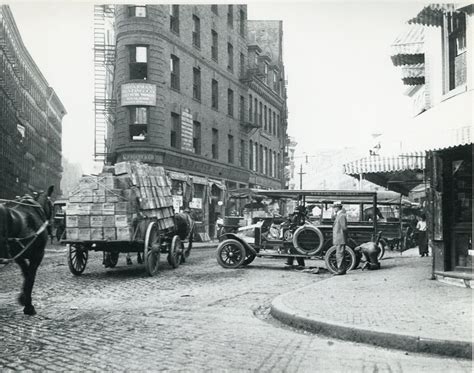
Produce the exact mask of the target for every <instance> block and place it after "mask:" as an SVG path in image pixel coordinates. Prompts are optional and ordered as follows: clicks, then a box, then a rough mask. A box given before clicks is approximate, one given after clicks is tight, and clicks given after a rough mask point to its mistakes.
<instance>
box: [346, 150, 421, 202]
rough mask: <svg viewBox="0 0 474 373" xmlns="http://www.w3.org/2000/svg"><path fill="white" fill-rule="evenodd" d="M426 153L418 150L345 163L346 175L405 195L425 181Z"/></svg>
mask: <svg viewBox="0 0 474 373" xmlns="http://www.w3.org/2000/svg"><path fill="white" fill-rule="evenodd" d="M424 169H425V153H424V152H416V153H410V154H402V155H399V156H393V157H379V156H372V157H366V158H362V159H359V160H356V161H353V162H349V163H346V164H345V165H344V173H345V174H346V175H349V176H352V177H355V178H357V179H359V178H360V177H361V176H362V177H363V179H365V180H368V181H370V182H372V183H374V184H377V185H380V186H383V187H385V188H387V189H389V190H393V191H395V192H398V193H402V194H403V195H408V193H409V191H410V189H411V188H413V187H414V186H415V185H417V184H419V183H421V182H423V173H424Z"/></svg>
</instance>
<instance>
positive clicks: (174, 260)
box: [168, 235, 183, 268]
mask: <svg viewBox="0 0 474 373" xmlns="http://www.w3.org/2000/svg"><path fill="white" fill-rule="evenodd" d="M182 255H183V244H182V242H181V239H180V238H179V236H178V235H175V236H174V237H173V241H171V247H170V252H169V254H168V263H169V264H170V266H171V267H173V268H178V266H179V264H180V263H181V256H182Z"/></svg>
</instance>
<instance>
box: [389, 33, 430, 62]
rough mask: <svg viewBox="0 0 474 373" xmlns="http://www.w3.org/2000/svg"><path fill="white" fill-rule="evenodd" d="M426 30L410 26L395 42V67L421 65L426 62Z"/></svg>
mask: <svg viewBox="0 0 474 373" xmlns="http://www.w3.org/2000/svg"><path fill="white" fill-rule="evenodd" d="M424 42H425V28H424V27H423V26H420V25H409V26H408V27H407V28H406V30H404V31H403V32H402V33H401V34H400V35H398V37H397V38H396V39H395V40H394V41H393V44H392V52H391V59H392V62H393V64H394V65H395V66H402V65H412V64H419V63H423V62H424V61H425V48H424V45H425V44H424Z"/></svg>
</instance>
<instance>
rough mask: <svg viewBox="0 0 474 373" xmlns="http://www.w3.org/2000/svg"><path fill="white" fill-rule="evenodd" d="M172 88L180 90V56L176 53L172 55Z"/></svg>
mask: <svg viewBox="0 0 474 373" xmlns="http://www.w3.org/2000/svg"><path fill="white" fill-rule="evenodd" d="M170 70H171V88H173V89H176V90H178V91H179V58H178V57H176V56H175V55H173V54H172V55H171V57H170Z"/></svg>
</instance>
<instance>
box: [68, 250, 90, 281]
mask: <svg viewBox="0 0 474 373" xmlns="http://www.w3.org/2000/svg"><path fill="white" fill-rule="evenodd" d="M68 246H69V247H68V257H67V259H68V260H67V264H68V266H69V270H70V271H71V273H72V274H73V275H75V276H79V275H80V274H82V272H84V270H85V269H86V264H87V259H88V258H89V252H88V251H87V248H85V247H84V246H83V245H80V244H70V245H68Z"/></svg>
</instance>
